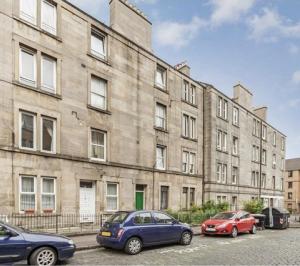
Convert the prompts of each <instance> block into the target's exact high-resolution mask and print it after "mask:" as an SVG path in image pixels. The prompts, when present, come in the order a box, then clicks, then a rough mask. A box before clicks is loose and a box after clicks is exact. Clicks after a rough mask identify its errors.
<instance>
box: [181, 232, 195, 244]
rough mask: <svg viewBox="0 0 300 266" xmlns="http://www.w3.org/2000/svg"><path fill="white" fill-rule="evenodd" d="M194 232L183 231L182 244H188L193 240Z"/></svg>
mask: <svg viewBox="0 0 300 266" xmlns="http://www.w3.org/2000/svg"><path fill="white" fill-rule="evenodd" d="M192 238H193V236H192V234H191V232H188V231H185V232H183V233H182V235H181V238H180V244H181V245H184V246H188V245H190V244H191V242H192Z"/></svg>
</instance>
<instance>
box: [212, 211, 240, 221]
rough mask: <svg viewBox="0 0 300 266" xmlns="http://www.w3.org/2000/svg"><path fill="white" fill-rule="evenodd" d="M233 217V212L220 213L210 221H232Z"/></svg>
mask: <svg viewBox="0 0 300 266" xmlns="http://www.w3.org/2000/svg"><path fill="white" fill-rule="evenodd" d="M234 216H235V213H234V212H220V213H218V214H216V215H215V216H214V217H212V219H216V220H230V219H233V217H234Z"/></svg>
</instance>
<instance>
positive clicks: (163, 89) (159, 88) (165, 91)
mask: <svg viewBox="0 0 300 266" xmlns="http://www.w3.org/2000/svg"><path fill="white" fill-rule="evenodd" d="M154 88H155V89H158V90H160V91H162V92H164V93H166V94H169V92H168V90H167V88H166V87H165V88H162V87H160V86H157V85H156V84H154Z"/></svg>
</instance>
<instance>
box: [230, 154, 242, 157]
mask: <svg viewBox="0 0 300 266" xmlns="http://www.w3.org/2000/svg"><path fill="white" fill-rule="evenodd" d="M231 155H232V156H233V157H236V158H239V157H240V155H239V154H234V153H232V154H231Z"/></svg>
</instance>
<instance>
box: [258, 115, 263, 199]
mask: <svg viewBox="0 0 300 266" xmlns="http://www.w3.org/2000/svg"><path fill="white" fill-rule="evenodd" d="M262 130H263V121H262V120H261V121H260V137H259V141H260V155H259V188H258V199H259V200H261V180H262V150H263V149H262Z"/></svg>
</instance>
